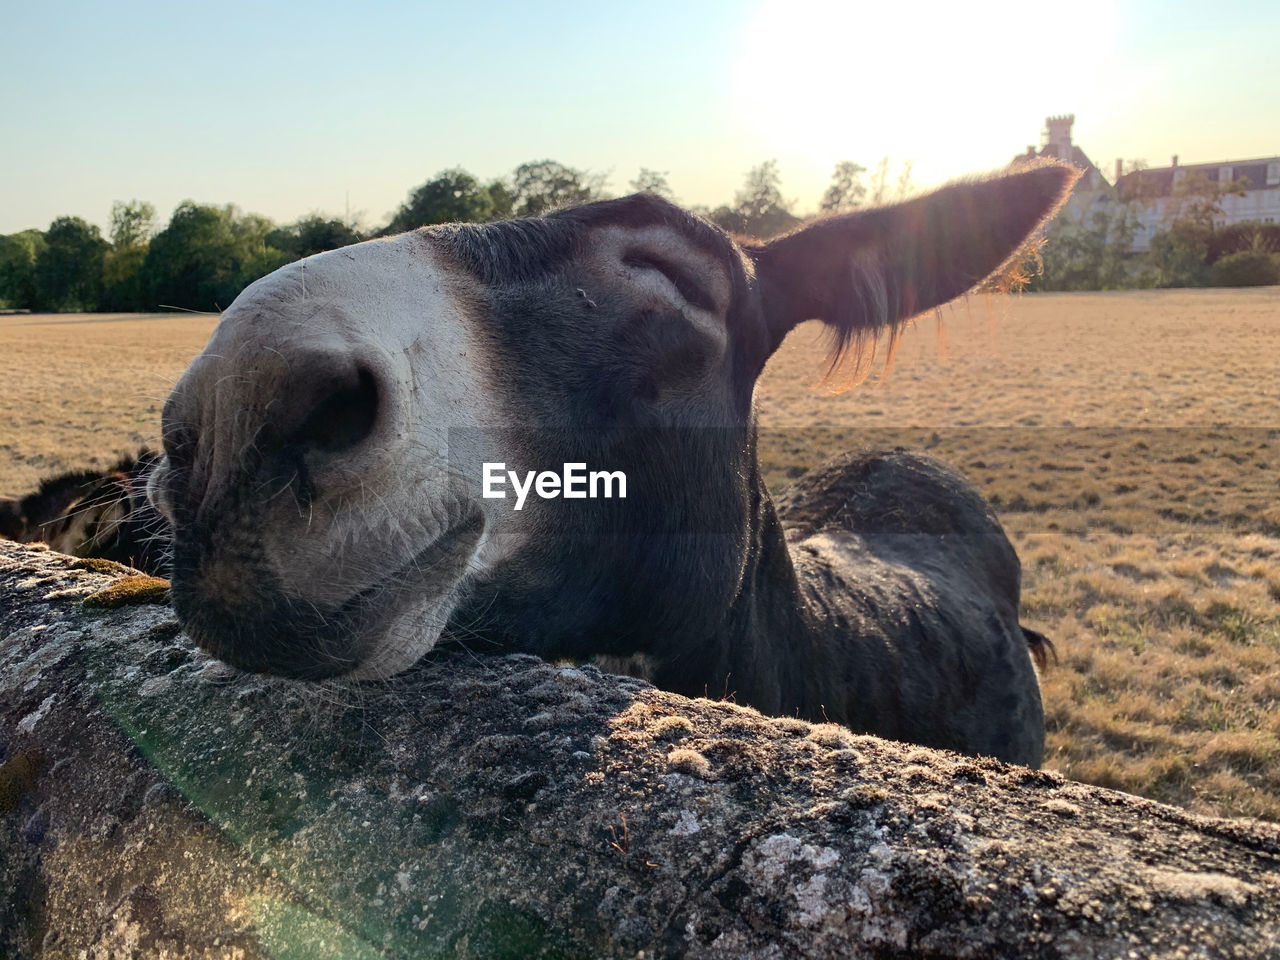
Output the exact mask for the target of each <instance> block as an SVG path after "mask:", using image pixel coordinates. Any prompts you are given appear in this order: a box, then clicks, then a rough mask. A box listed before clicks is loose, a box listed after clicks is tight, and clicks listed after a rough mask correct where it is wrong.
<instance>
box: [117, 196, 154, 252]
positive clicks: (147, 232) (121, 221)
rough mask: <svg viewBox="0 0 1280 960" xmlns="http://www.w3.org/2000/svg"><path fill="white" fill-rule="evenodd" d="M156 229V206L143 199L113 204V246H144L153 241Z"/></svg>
mask: <svg viewBox="0 0 1280 960" xmlns="http://www.w3.org/2000/svg"><path fill="white" fill-rule="evenodd" d="M155 229H156V208H155V207H154V206H152V205H151V204H149V203H147V202H145V201H143V200H130V201H129V202H128V203H124V202H122V201H120V200H117V201H116V202H115V203H113V204H112V205H111V246H113V247H115V248H116V249H117V250H119V249H121V248H123V247H143V246H146V245H147V244H148V243H149V242H150V241H151V234H152V233H154V232H155Z"/></svg>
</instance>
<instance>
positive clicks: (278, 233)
mask: <svg viewBox="0 0 1280 960" xmlns="http://www.w3.org/2000/svg"><path fill="white" fill-rule="evenodd" d="M363 239H364V236H363V235H362V234H361V233H360V231H359V230H357V229H356V228H355V225H354V224H350V223H347V222H346V221H345V220H339V219H337V218H336V217H324V216H322V215H321V214H318V213H312V214H309V215H308V216H305V217H302V218H300V219H299V220H297V221H295V222H293V223H291V224H289V225H288V226H287V227H275V228H274V229H272V230H270V231H268V233H267V236H266V241H265V242H266V245H267V246H268V247H273V248H275V249H276V250H279V251H280V252H281V253H286V254H288V255H289V257H290V258H291V259H294V260H301V259H302V258H303V257H310V256H312V255H313V254H317V253H323V252H324V251H326V250H337V249H338V248H339V247H346V246H349V245H351V244H353V243H359V242H360V241H361V240H363Z"/></svg>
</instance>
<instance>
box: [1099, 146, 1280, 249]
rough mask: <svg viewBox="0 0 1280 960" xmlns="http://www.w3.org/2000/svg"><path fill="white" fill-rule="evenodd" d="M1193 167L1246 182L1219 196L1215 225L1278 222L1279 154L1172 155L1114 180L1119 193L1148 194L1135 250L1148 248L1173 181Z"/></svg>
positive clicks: (1216, 179) (1214, 177) (1219, 178)
mask: <svg viewBox="0 0 1280 960" xmlns="http://www.w3.org/2000/svg"><path fill="white" fill-rule="evenodd" d="M1192 171H1195V172H1197V173H1202V174H1204V175H1205V176H1206V177H1208V179H1209V180H1210V181H1212V182H1213V183H1227V182H1229V181H1231V180H1240V181H1243V182H1244V184H1245V193H1244V196H1226V197H1223V198H1222V217H1221V218H1219V219H1218V220H1217V226H1220V227H1222V226H1228V225H1229V224H1232V223H1243V222H1245V221H1246V220H1256V221H1259V222H1261V223H1277V222H1280V157H1261V158H1258V159H1254V160H1222V161H1218V162H1216V163H1185V164H1180V163H1178V158H1177V156H1176V155H1175V156H1174V157H1173V161H1172V163H1170V165H1169V166H1167V167H1159V168H1152V169H1147V170H1137V171H1134V172H1133V173H1126V174H1124V175H1123V176H1121V177H1120V178H1119V179H1118V181H1117V183H1116V186H1117V187H1118V188H1119V190H1120V193H1121V195H1122V196H1123V195H1124V194H1126V193H1130V194H1139V195H1141V196H1143V197H1149V198H1150V199H1149V200H1147V201H1146V206H1145V207H1144V208H1143V212H1142V214H1141V216H1140V219H1141V221H1142V227H1141V228H1140V229H1139V230H1138V232H1137V233H1136V234H1134V237H1133V249H1134V250H1135V251H1144V250H1148V249H1150V247H1151V238H1152V236H1154V235H1155V234H1156V232H1157V231H1159V230H1161V229H1162V228H1163V227H1164V226H1165V214H1166V212H1167V210H1168V207H1169V200H1170V197H1171V196H1172V195H1173V187H1174V184H1176V183H1177V182H1178V181H1179V180H1181V179H1182V178H1183V177H1185V176H1187V174H1188V173H1190V172H1192Z"/></svg>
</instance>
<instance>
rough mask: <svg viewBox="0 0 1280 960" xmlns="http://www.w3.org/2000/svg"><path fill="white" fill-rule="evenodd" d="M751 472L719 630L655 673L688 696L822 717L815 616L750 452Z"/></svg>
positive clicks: (660, 683) (658, 679) (659, 681)
mask: <svg viewBox="0 0 1280 960" xmlns="http://www.w3.org/2000/svg"><path fill="white" fill-rule="evenodd" d="M749 471H750V472H749V477H748V481H749V485H748V492H749V496H750V498H751V502H750V505H749V509H748V524H747V529H746V531H745V536H746V559H745V564H744V567H743V572H742V578H741V587H740V589H739V591H738V593H737V595H736V596H735V597H734V599H733V601H732V603H731V604H730V607H729V609H728V610H727V611H726V614H725V617H724V619H723V620H722V622H721V627H720V629H719V630H717V631H716V632H715V633H714V634H713V635H712V636H710V637H706V638H704V639H703V640H702V641H701V642H699V643H697V644H693V645H690V648H688V649H686V650H684V651H681V652H680V653H678V654H676V655H674V656H671V657H668V658H667V659H665V660H664V661H662V662H661V663H660V664H659V665H658V666H657V668H656V669H655V671H654V676H653V680H654V683H656V684H657V685H658V686H659V687H661V688H663V689H665V690H672V691H675V692H677V693H682V694H685V695H686V696H711V697H721V696H723V697H728V696H731V695H732V696H733V697H734V698H735V699H736V700H737V701H738V702H739V703H743V704H748V705H750V706H753V707H755V708H756V709H758V710H761V711H762V712H765V713H769V714H773V715H782V714H795V713H798V714H799V715H800V716H802V717H813V718H814V719H821V718H822V706H821V705H820V704H819V703H818V702H816V700H815V702H812V703H811V702H809V701H810V700H814V697H813V696H811V690H810V688H811V687H812V686H813V683H812V681H813V678H812V676H811V675H810V672H811V671H810V668H811V664H810V662H809V661H810V659H811V658H810V656H809V653H810V651H811V650H812V649H813V642H814V637H815V635H816V634H817V633H818V632H819V629H820V623H819V620H820V618H819V616H818V615H817V613H816V611H814V610H813V608H812V606H811V604H810V603H809V602H808V601H807V600H806V599H805V597H804V594H803V592H802V591H801V588H800V584H799V581H798V579H797V577H796V570H795V566H794V564H793V562H792V559H791V553H790V550H789V549H788V546H787V541H786V536H785V534H784V532H783V528H782V523H781V521H780V520H779V519H778V513H777V510H776V509H775V507H774V504H773V500H772V499H771V498H770V496H769V492H768V490H767V489H766V487H765V484H764V481H763V479H762V478H761V476H760V468H759V464H758V462H757V460H756V458H755V456H754V451H752V457H751V463H750V468H749ZM798 694H799V696H798ZM815 715H816V716H815Z"/></svg>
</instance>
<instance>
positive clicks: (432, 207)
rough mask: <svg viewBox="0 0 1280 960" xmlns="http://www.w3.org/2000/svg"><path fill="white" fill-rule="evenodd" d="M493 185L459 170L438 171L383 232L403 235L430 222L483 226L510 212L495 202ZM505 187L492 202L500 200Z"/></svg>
mask: <svg viewBox="0 0 1280 960" xmlns="http://www.w3.org/2000/svg"><path fill="white" fill-rule="evenodd" d="M494 186H495V185H494V184H489V185H488V186H486V185H484V184H482V183H481V182H480V181H479V180H477V179H476V178H475V177H474V176H472V175H471V174H470V173H468V172H467V171H466V170H463V169H462V168H461V167H454V168H453V169H451V170H442V171H441V172H440V173H438V174H436V175H435V177H433V178H432V179H430V180H428V181H427V182H426V183H424V184H423V185H422V186H420V187H418V188H417V189H416V190H414V191H413V192H412V193H410V194H409V199H408V200H406V201H405V202H404V203H403V204H401V206H400V209H399V210H397V211H396V212H395V215H394V216H393V217H392V218H391V222H390V223H389V224H387V227H386V229H385V230H384V231H383V233H388V234H389V233H404V232H405V231H406V230H416V229H417V228H418V227H425V226H430V225H431V224H433V223H485V222H487V221H489V220H493V219H495V218H496V217H500V216H505V215H507V214H509V213H510V204H508V209H507V210H506V211H503V210H499V209H498V204H497V203H495V193H494V189H493V188H494ZM505 189H506V188H505V185H504V186H503V187H502V189H501V190H500V191H499V193H498V196H497V198H496V199H501V196H502V192H503V191H505Z"/></svg>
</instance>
